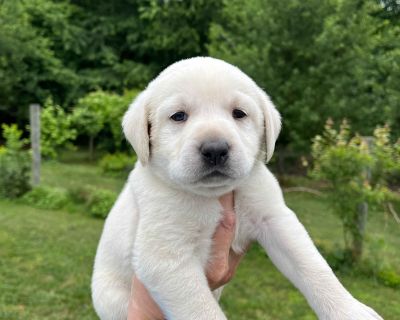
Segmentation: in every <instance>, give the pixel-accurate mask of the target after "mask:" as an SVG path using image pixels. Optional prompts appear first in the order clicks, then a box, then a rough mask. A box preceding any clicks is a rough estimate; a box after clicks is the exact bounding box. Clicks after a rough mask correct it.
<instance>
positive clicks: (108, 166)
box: [99, 153, 137, 173]
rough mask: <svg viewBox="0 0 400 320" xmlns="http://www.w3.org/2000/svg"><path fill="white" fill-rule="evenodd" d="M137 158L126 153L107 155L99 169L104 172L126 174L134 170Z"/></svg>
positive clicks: (101, 161) (100, 163)
mask: <svg viewBox="0 0 400 320" xmlns="http://www.w3.org/2000/svg"><path fill="white" fill-rule="evenodd" d="M136 159H137V158H136V156H133V155H129V154H125V153H114V154H106V155H105V156H104V157H103V158H102V159H101V160H100V162H99V167H100V168H101V170H102V171H103V172H108V173H121V172H124V173H126V172H127V171H129V170H131V169H132V168H133V165H134V163H135V162H136Z"/></svg>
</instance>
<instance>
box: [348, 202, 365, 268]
mask: <svg viewBox="0 0 400 320" xmlns="http://www.w3.org/2000/svg"><path fill="white" fill-rule="evenodd" d="M367 216H368V204H367V203H366V202H363V203H360V204H359V205H358V208H357V214H356V215H355V217H354V219H355V221H354V222H355V223H354V227H355V230H353V244H352V248H351V255H352V259H353V262H358V261H360V259H361V256H362V253H363V247H364V246H363V242H364V235H365V226H366V224H367Z"/></svg>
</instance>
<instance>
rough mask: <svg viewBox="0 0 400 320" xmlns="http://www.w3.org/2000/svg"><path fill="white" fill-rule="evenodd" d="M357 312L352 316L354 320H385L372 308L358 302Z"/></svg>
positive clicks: (356, 302)
mask: <svg viewBox="0 0 400 320" xmlns="http://www.w3.org/2000/svg"><path fill="white" fill-rule="evenodd" d="M354 304H355V306H354V308H355V312H354V314H352V315H351V319H354V320H383V318H382V317H381V316H380V315H379V314H377V313H376V312H375V310H373V309H372V308H370V307H368V306H366V305H365V304H363V303H361V302H360V301H358V300H355V302H354Z"/></svg>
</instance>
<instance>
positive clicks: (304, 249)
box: [92, 58, 381, 320]
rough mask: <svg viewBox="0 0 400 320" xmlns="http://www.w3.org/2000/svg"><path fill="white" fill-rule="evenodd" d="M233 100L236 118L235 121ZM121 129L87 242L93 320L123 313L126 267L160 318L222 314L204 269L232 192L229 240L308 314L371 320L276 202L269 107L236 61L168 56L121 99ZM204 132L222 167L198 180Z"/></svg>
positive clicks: (208, 318)
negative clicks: (123, 166)
mask: <svg viewBox="0 0 400 320" xmlns="http://www.w3.org/2000/svg"><path fill="white" fill-rule="evenodd" d="M234 108H239V109H241V110H243V111H245V112H246V113H247V117H245V118H243V119H239V120H238V119H234V118H233V117H232V110H233V109H234ZM178 111H185V112H186V113H187V114H188V119H187V120H186V121H185V122H175V121H173V120H171V119H170V116H171V115H172V114H174V113H175V112H178ZM123 128H124V132H125V135H126V137H127V139H128V140H129V141H130V142H131V144H132V146H133V147H134V149H135V151H136V153H137V155H138V157H139V159H140V162H138V163H137V165H136V167H135V169H134V170H133V171H132V172H131V174H130V176H129V180H128V182H127V183H126V185H125V188H124V189H123V191H122V193H121V194H120V196H119V198H118V200H117V202H116V203H115V205H114V207H113V208H112V210H111V212H110V214H109V216H108V218H107V220H106V223H105V226H104V230H103V234H102V236H101V240H100V244H99V247H98V250H97V255H96V261H95V266H94V272H93V280H92V293H93V302H94V306H95V309H96V311H97V313H98V315H99V317H100V318H101V319H103V320H111V319H115V320H117V319H118V320H119V319H126V317H127V305H128V300H129V297H130V284H131V280H132V277H133V275H134V274H136V275H137V277H139V279H140V280H141V281H142V282H143V283H144V284H145V286H146V287H147V288H148V290H149V291H150V293H151V294H152V296H153V297H154V299H155V300H156V302H157V303H158V304H159V305H160V307H161V308H162V310H163V311H164V313H165V315H166V317H167V318H168V319H173V320H189V319H198V320H214V319H215V320H217V319H218V320H222V319H226V317H225V315H224V313H223V312H222V310H221V308H220V307H219V305H218V302H217V299H215V298H214V296H213V293H212V292H211V290H210V289H209V287H208V285H207V280H206V277H205V274H204V269H205V266H206V265H207V262H208V260H209V259H210V246H211V238H212V235H213V233H214V231H215V228H216V226H217V224H218V222H219V220H220V219H221V207H220V205H219V202H218V197H219V196H220V195H222V194H224V193H226V192H228V191H231V190H235V211H236V215H237V230H236V234H235V239H234V242H233V244H232V248H233V250H235V251H236V252H241V251H242V250H244V248H245V247H246V246H247V245H248V243H249V242H252V241H258V242H259V243H260V244H261V245H262V246H263V247H264V249H265V250H266V252H267V253H268V255H269V257H270V258H271V260H272V261H273V262H274V264H275V265H276V266H277V268H278V269H279V270H280V271H281V272H282V273H283V274H284V275H285V276H286V277H287V278H288V279H289V280H290V281H291V282H292V283H293V284H294V285H295V286H296V287H297V288H298V289H299V290H300V291H301V292H302V293H303V295H304V296H305V297H306V299H307V301H308V303H309V304H310V306H311V307H312V308H313V310H314V311H315V313H316V314H317V315H318V317H319V319H327V320H328V319H329V320H373V319H381V317H379V316H378V315H377V314H376V313H375V312H374V311H373V310H372V309H370V308H369V307H367V306H365V305H363V304H362V303H360V302H359V301H357V300H356V299H355V298H353V297H352V295H351V294H350V293H349V292H348V291H347V290H346V289H345V288H344V287H343V286H342V285H341V284H340V282H339V281H338V279H337V278H336V277H335V275H334V274H333V272H332V270H331V268H330V267H329V266H328V264H327V263H326V262H325V260H324V259H323V258H322V256H321V255H320V254H319V253H318V251H317V250H316V248H315V246H314V244H313V243H312V241H311V239H310V237H309V236H308V234H307V232H306V230H305V229H304V227H303V226H302V224H301V223H300V222H299V220H298V219H297V217H296V215H295V214H294V213H293V212H292V210H290V209H289V208H288V207H287V206H286V204H285V202H284V199H283V196H282V191H281V189H280V187H279V184H278V182H277V181H276V179H275V177H274V176H273V175H272V174H271V172H270V171H269V170H268V169H267V167H266V166H265V164H264V163H265V160H269V159H270V158H271V156H272V153H273V150H274V145H275V141H276V139H277V137H278V134H279V131H280V116H279V113H278V111H277V110H276V109H275V107H274V106H273V104H272V103H271V101H270V99H269V98H268V96H267V95H266V94H265V93H264V92H263V91H262V90H261V89H260V88H259V87H258V86H257V85H256V84H255V83H254V82H253V81H252V80H251V79H250V78H249V77H248V76H246V75H245V74H244V73H243V72H241V71H240V70H239V69H237V68H236V67H234V66H232V65H230V64H228V63H225V62H223V61H221V60H217V59H212V58H193V59H188V60H183V61H180V62H177V63H175V64H173V65H172V66H170V67H169V68H167V69H166V70H165V71H164V72H162V73H161V74H160V75H159V76H158V77H157V78H156V79H155V80H153V81H152V82H151V83H150V84H149V86H148V87H147V88H146V90H144V91H143V93H141V94H140V95H139V97H138V98H137V99H136V100H135V101H134V103H133V104H132V105H131V106H130V108H129V110H128V111H127V113H126V115H125V117H124V120H123ZM213 138H222V139H224V140H226V141H227V142H228V144H229V158H228V161H227V163H226V165H225V167H224V172H223V173H224V174H225V176H224V177H211V178H205V174H207V172H205V169H204V167H203V166H202V158H201V154H200V152H199V147H200V145H201V144H202V143H203V142H204V141H206V140H207V139H213ZM214 294H215V296H218V293H214ZM227 298H228V299H229V297H227ZM271 299H274V297H271Z"/></svg>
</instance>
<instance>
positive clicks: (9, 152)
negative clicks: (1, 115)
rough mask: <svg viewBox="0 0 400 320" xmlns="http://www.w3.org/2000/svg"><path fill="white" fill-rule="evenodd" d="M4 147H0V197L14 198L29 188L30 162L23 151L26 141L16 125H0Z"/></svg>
mask: <svg viewBox="0 0 400 320" xmlns="http://www.w3.org/2000/svg"><path fill="white" fill-rule="evenodd" d="M2 129H3V137H4V139H5V146H3V147H2V146H0V196H2V197H8V198H15V197H19V196H21V195H23V194H24V193H25V192H27V191H28V190H29V189H30V188H31V185H30V171H31V166H30V165H31V162H30V155H29V152H28V151H26V150H24V147H25V146H26V144H27V140H26V139H23V138H22V131H21V130H19V129H18V127H17V125H16V124H12V125H6V124H3V125H2Z"/></svg>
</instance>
